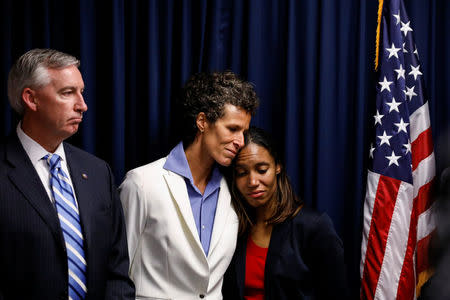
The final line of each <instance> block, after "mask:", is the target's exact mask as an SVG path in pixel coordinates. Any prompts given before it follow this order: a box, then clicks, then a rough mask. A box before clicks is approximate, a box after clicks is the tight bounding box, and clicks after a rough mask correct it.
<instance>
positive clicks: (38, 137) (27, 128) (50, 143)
mask: <svg viewBox="0 0 450 300" xmlns="http://www.w3.org/2000/svg"><path fill="white" fill-rule="evenodd" d="M34 123H35V122H31V120H29V119H28V118H27V117H26V116H24V117H23V119H22V122H21V128H22V130H23V132H24V133H25V134H26V135H28V136H29V137H30V138H32V139H33V140H34V141H35V142H36V143H38V144H39V145H41V146H42V148H44V149H45V150H47V151H48V152H50V153H53V152H55V150H56V148H58V146H59V144H61V143H62V142H63V140H62V139H61V140H55V139H54V138H53V137H52V136H51V135H50V134H42V132H45V131H43V130H42V129H41V128H40V127H39V126H35V125H34Z"/></svg>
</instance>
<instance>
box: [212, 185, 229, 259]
mask: <svg viewBox="0 0 450 300" xmlns="http://www.w3.org/2000/svg"><path fill="white" fill-rule="evenodd" d="M230 201H231V197H230V193H229V191H228V185H227V183H226V180H225V179H224V178H222V180H221V181H220V192H219V198H218V199H217V207H216V215H215V216H214V226H213V232H212V234H211V242H210V246H209V253H212V252H213V251H214V248H215V247H216V246H217V244H218V243H219V241H220V237H221V235H222V232H223V231H224V229H225V227H226V225H227V219H228V215H229V214H230V212H231V211H232V210H231V207H230V206H231V202H230Z"/></svg>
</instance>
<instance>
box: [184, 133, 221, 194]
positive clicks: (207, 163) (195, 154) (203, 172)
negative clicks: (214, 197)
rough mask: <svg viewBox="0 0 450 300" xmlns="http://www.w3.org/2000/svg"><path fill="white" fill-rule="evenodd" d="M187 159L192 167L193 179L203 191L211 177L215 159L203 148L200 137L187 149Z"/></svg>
mask: <svg viewBox="0 0 450 300" xmlns="http://www.w3.org/2000/svg"><path fill="white" fill-rule="evenodd" d="M185 154H186V159H187V161H188V164H189V168H190V169H191V174H192V179H193V180H194V184H195V185H196V186H197V188H198V189H199V190H200V191H201V192H202V193H203V192H204V190H205V188H206V185H207V184H208V181H209V179H210V178H211V173H212V168H213V166H214V159H212V158H211V157H209V155H207V154H206V153H205V152H204V151H203V150H202V148H201V147H200V142H199V141H198V139H195V141H194V142H193V143H192V144H191V145H189V146H188V147H187V148H186V150H185Z"/></svg>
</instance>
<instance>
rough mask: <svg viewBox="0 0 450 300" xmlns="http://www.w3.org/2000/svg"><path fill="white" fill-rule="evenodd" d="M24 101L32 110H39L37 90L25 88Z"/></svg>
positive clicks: (23, 92) (26, 106)
mask: <svg viewBox="0 0 450 300" xmlns="http://www.w3.org/2000/svg"><path fill="white" fill-rule="evenodd" d="M22 101H23V104H24V106H25V108H28V109H29V110H32V111H36V110H37V100H36V91H34V90H32V89H30V88H24V89H23V91H22Z"/></svg>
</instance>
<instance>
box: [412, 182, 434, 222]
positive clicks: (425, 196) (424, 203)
mask: <svg viewBox="0 0 450 300" xmlns="http://www.w3.org/2000/svg"><path fill="white" fill-rule="evenodd" d="M433 184H434V179H432V180H431V181H430V182H428V183H426V184H424V185H423V186H421V187H420V189H419V193H418V194H417V197H416V198H415V200H414V201H417V214H421V213H423V212H425V211H426V210H428V209H429V208H430V206H431V205H432V204H433V201H432V200H433V198H432V187H433Z"/></svg>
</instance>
